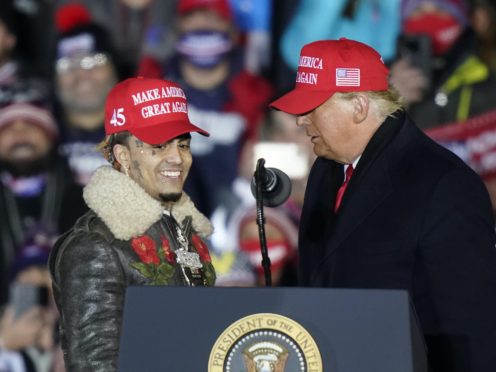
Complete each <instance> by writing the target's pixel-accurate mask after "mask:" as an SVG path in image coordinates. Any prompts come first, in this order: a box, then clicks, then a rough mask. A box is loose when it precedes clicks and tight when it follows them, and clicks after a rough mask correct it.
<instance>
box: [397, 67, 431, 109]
mask: <svg viewBox="0 0 496 372" xmlns="http://www.w3.org/2000/svg"><path fill="white" fill-rule="evenodd" d="M390 74H391V84H392V85H393V86H394V87H395V88H396V89H397V90H398V92H399V93H400V94H401V95H402V96H403V98H404V99H405V101H406V104H407V105H410V104H412V103H416V102H419V101H421V100H422V99H423V98H424V94H425V91H426V90H427V87H428V86H429V82H428V81H427V78H426V76H425V75H424V74H423V73H422V70H420V69H419V68H417V67H414V66H412V65H411V63H410V61H408V59H406V58H402V59H399V60H398V61H396V62H394V63H393V65H392V66H391V69H390Z"/></svg>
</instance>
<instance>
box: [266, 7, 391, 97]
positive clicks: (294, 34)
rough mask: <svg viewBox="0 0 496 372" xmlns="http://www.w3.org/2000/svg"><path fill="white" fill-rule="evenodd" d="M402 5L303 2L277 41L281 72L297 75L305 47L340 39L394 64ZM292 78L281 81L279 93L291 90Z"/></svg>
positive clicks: (281, 78) (285, 77)
mask: <svg viewBox="0 0 496 372" xmlns="http://www.w3.org/2000/svg"><path fill="white" fill-rule="evenodd" d="M400 1H401V0H389V1H376V0H363V1H357V0H334V1H327V0H300V1H299V2H298V4H297V7H296V9H295V10H294V13H293V15H292V16H291V18H290V19H289V22H287V23H286V24H285V28H284V30H283V31H282V35H281V37H280V40H277V41H276V47H277V51H276V52H278V53H280V55H281V61H280V62H281V63H280V65H281V66H278V67H277V68H278V69H281V67H282V68H284V69H285V70H287V71H289V72H292V73H294V72H295V71H296V68H297V66H298V52H299V50H300V49H301V47H302V46H303V45H304V44H307V43H309V42H311V41H313V40H322V39H335V38H338V37H340V36H344V37H348V38H350V39H354V40H358V41H361V42H364V43H367V44H369V45H371V46H372V47H373V48H375V49H376V50H378V51H379V53H381V55H382V56H383V58H384V60H385V62H386V63H388V62H390V61H392V60H393V58H394V56H395V54H396V39H397V37H398V33H399V31H400V17H399V14H400V13H399V6H400ZM309 25H311V27H309ZM276 73H277V70H276ZM288 76H292V74H291V73H286V74H284V76H281V77H278V80H279V81H278V84H277V87H278V88H279V89H278V90H280V91H283V92H286V91H288V90H289V89H291V86H292V83H293V81H292V79H288Z"/></svg>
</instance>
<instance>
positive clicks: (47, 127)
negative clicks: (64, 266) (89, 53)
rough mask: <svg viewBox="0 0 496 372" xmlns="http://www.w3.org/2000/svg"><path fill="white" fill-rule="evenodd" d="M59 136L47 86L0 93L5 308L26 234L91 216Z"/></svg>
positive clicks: (0, 295) (0, 273)
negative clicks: (61, 150)
mask: <svg viewBox="0 0 496 372" xmlns="http://www.w3.org/2000/svg"><path fill="white" fill-rule="evenodd" d="M58 135H59V132H58V127H57V124H56V122H55V119H54V117H53V115H52V113H51V107H50V106H49V105H48V101H47V92H46V87H45V85H44V84H43V83H42V82H40V81H38V80H23V81H19V82H17V83H16V84H14V85H11V86H8V87H3V88H2V89H0V215H1V216H2V217H1V218H0V299H1V301H0V304H3V303H5V301H6V298H7V283H8V275H7V274H8V267H9V266H10V264H11V263H12V261H13V259H14V258H15V257H16V254H17V249H18V247H20V246H21V244H22V243H23V242H24V240H25V239H26V235H25V234H26V231H29V229H30V228H31V227H32V226H33V225H41V226H44V227H45V228H46V229H51V230H53V231H56V233H62V232H64V231H65V230H66V229H68V228H69V227H71V226H72V224H73V223H74V222H75V221H76V219H77V218H79V217H80V216H81V215H82V214H83V213H84V212H85V211H86V207H85V205H84V201H83V198H82V190H81V188H80V187H79V186H78V185H76V184H75V183H74V182H73V181H72V178H71V173H70V171H69V169H68V167H67V164H66V163H65V161H64V159H63V158H61V157H60V156H59V155H58V154H57V139H58Z"/></svg>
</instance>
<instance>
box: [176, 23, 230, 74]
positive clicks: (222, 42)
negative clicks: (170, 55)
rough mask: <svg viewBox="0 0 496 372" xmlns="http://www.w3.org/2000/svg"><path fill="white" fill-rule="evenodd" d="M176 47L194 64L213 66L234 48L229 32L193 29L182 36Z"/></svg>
mask: <svg viewBox="0 0 496 372" xmlns="http://www.w3.org/2000/svg"><path fill="white" fill-rule="evenodd" d="M176 49H177V51H178V52H179V54H180V55H181V56H182V57H183V58H185V59H186V60H187V61H188V62H190V63H191V64H193V65H194V66H196V67H200V68H212V67H215V66H216V65H218V64H219V63H220V62H221V61H222V59H223V58H224V56H225V55H226V54H227V53H228V52H229V51H230V50H231V49H232V43H231V39H230V38H229V34H228V33H227V32H219V31H192V32H187V33H185V34H184V35H182V36H181V38H180V39H179V42H178V43H177V45H176Z"/></svg>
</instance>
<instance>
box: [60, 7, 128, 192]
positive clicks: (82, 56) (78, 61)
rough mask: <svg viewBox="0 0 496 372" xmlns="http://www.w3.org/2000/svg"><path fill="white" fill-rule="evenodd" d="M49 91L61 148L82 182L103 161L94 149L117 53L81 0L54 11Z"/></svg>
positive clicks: (114, 74)
mask: <svg viewBox="0 0 496 372" xmlns="http://www.w3.org/2000/svg"><path fill="white" fill-rule="evenodd" d="M55 19H56V21H57V27H58V30H59V34H58V38H57V41H56V60H55V66H54V67H55V74H54V90H55V96H56V97H55V102H56V106H55V109H56V116H57V121H58V122H59V125H60V129H61V141H60V142H61V143H60V152H61V154H62V155H63V156H64V157H66V158H67V159H68V162H69V166H70V168H71V171H72V172H73V174H74V178H75V180H76V182H78V183H79V184H81V185H85V184H86V183H87V182H88V180H89V177H90V176H91V174H92V173H93V171H94V170H95V169H96V168H98V167H99V166H101V165H103V164H105V159H104V158H103V157H102V155H101V154H100V153H99V152H98V150H97V149H96V145H97V144H98V142H99V141H100V139H101V138H102V137H103V136H104V125H103V120H104V116H105V97H106V96H107V94H108V92H109V91H110V89H111V88H112V87H113V86H114V85H115V84H116V83H117V82H118V81H119V80H120V69H119V65H118V62H119V58H118V56H117V54H116V52H115V49H114V46H113V45H112V43H111V40H110V37H109V35H108V33H107V31H106V30H105V29H104V28H103V27H102V26H100V25H99V24H97V23H95V22H93V21H92V19H91V15H90V13H89V12H88V10H87V9H86V8H85V7H84V6H82V5H81V4H77V3H76V4H67V5H66V6H62V7H60V8H58V10H57V13H56V14H55Z"/></svg>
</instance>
